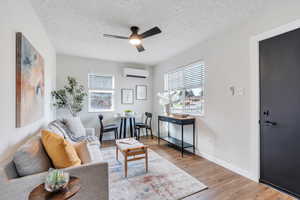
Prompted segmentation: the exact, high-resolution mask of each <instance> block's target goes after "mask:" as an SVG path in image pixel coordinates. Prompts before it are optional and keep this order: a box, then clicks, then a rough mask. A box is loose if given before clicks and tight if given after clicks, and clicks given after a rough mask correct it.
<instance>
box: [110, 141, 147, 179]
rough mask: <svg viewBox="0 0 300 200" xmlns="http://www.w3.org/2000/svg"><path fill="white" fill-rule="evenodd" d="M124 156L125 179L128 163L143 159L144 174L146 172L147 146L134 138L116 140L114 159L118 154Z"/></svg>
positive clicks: (117, 157)
mask: <svg viewBox="0 0 300 200" xmlns="http://www.w3.org/2000/svg"><path fill="white" fill-rule="evenodd" d="M119 151H120V152H121V153H122V154H123V156H124V174H125V177H127V168H128V162H130V161H136V160H140V159H145V166H146V172H148V146H147V145H144V144H143V143H141V142H139V141H137V140H136V139H134V138H126V139H120V140H116V159H117V160H118V159H119V155H118V152H119Z"/></svg>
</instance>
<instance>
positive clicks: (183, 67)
mask: <svg viewBox="0 0 300 200" xmlns="http://www.w3.org/2000/svg"><path fill="white" fill-rule="evenodd" d="M194 65H201V66H202V68H203V73H204V74H203V78H202V86H201V85H200V86H199V87H187V88H185V87H181V88H180V87H179V88H177V89H169V84H170V83H169V80H166V77H167V79H169V74H171V73H174V72H176V71H177V72H178V71H180V70H182V71H183V70H185V69H186V68H189V67H191V66H194ZM163 77H164V91H165V92H171V91H174V90H184V91H186V90H191V89H196V88H201V89H202V100H201V101H202V102H201V104H202V105H201V107H202V109H201V110H200V111H199V112H197V111H196V112H188V111H187V110H188V109H187V108H186V106H184V108H183V109H181V110H182V111H181V112H174V110H173V109H174V108H173V106H172V107H171V113H174V114H189V115H194V116H204V114H205V79H206V78H205V77H206V65H205V62H204V61H203V60H200V61H197V62H193V63H191V64H187V65H184V66H181V67H177V68H175V69H173V70H171V71H168V72H165V73H164V75H163ZM183 78H184V77H183ZM183 85H184V83H183ZM185 99H186V97H185ZM175 110H177V111H178V110H179V109H178V108H177V109H176V108H175Z"/></svg>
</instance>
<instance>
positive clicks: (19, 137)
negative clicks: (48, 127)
mask: <svg viewBox="0 0 300 200" xmlns="http://www.w3.org/2000/svg"><path fill="white" fill-rule="evenodd" d="M16 32H22V33H23V34H24V35H25V36H26V38H27V39H28V40H29V41H30V42H31V43H32V45H33V46H34V47H35V48H36V49H37V50H38V51H39V52H40V54H41V55H42V56H43V58H44V61H45V87H46V93H45V114H44V118H43V119H41V120H39V121H37V122H35V123H33V124H30V125H28V126H26V127H23V128H15V118H16V117H15V111H16V106H15V87H16V85H15V69H16V65H15V60H16V56H15V51H16V50H15V46H16V43H15V41H16V38H15V33H16ZM55 66H56V55H55V50H54V48H53V47H52V45H51V43H50V41H49V39H48V37H47V34H46V32H45V30H44V28H43V26H42V25H41V23H40V21H39V19H38V17H37V15H36V14H35V11H34V10H33V8H32V7H31V4H30V3H29V1H28V0H22V1H19V0H1V1H0V70H1V73H0V91H1V98H0V102H1V103H0V110H1V115H0V138H1V139H0V160H3V159H5V157H7V156H9V155H10V154H11V153H12V151H13V150H14V149H15V148H16V147H17V146H18V145H19V144H20V143H21V142H22V141H23V140H24V139H25V138H26V137H28V136H29V135H32V134H34V133H35V132H37V131H38V129H39V128H40V127H42V126H43V125H44V124H45V123H46V122H47V121H49V120H51V119H53V118H54V112H53V110H51V106H50V91H51V90H52V88H54V87H55Z"/></svg>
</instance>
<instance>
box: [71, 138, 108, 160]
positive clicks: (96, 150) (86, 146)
mask: <svg viewBox="0 0 300 200" xmlns="http://www.w3.org/2000/svg"><path fill="white" fill-rule="evenodd" d="M73 145H74V147H75V149H76V152H77V154H78V156H79V158H80V160H81V161H82V163H83V164H87V163H93V162H97V161H103V158H102V154H101V151H100V144H99V143H97V142H96V141H95V142H88V141H82V142H78V143H76V144H73Z"/></svg>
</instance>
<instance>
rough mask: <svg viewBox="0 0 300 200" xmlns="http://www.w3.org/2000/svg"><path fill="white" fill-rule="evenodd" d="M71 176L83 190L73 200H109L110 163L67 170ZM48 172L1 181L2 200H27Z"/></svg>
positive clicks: (93, 164) (98, 163)
mask: <svg viewBox="0 0 300 200" xmlns="http://www.w3.org/2000/svg"><path fill="white" fill-rule="evenodd" d="M64 171H66V172H69V173H70V175H71V176H76V177H78V178H79V179H80V184H81V189H80V191H79V192H78V193H77V194H76V195H75V196H74V197H73V198H72V199H78V200H79V199H95V200H98V199H99V200H108V199H109V184H108V163H106V162H97V163H90V164H86V165H80V166H77V167H71V168H66V169H64ZM46 175H47V172H43V173H39V174H35V175H30V176H25V177H21V178H16V179H11V180H1V181H0V194H1V199H9V200H27V199H28V196H29V193H30V192H31V191H32V190H33V189H34V188H35V187H36V186H37V185H39V184H41V183H43V182H44V180H45V176H46Z"/></svg>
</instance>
